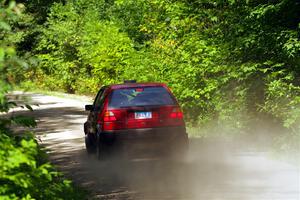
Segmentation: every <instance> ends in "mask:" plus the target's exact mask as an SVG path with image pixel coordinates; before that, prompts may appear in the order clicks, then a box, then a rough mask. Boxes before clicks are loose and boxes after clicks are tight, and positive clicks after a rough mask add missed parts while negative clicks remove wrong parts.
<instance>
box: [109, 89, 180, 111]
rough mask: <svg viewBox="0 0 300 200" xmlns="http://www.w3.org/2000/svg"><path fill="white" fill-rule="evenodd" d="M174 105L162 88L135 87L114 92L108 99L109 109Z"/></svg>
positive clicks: (169, 95) (174, 102)
mask: <svg viewBox="0 0 300 200" xmlns="http://www.w3.org/2000/svg"><path fill="white" fill-rule="evenodd" d="M175 104H176V101H175V100H174V98H173V97H172V96H171V94H170V93H169V92H168V91H167V90H166V88H164V87H136V88H125V89H116V90H114V91H113V92H112V94H111V97H110V102H109V107H110V108H124V107H132V106H162V105H175Z"/></svg>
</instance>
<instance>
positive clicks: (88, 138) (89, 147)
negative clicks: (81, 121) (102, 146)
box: [85, 133, 96, 154]
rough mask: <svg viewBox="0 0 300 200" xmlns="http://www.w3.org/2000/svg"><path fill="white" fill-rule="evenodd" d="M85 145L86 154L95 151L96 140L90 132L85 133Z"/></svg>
mask: <svg viewBox="0 0 300 200" xmlns="http://www.w3.org/2000/svg"><path fill="white" fill-rule="evenodd" d="M85 147H86V151H87V153H88V154H93V153H95V152H96V141H95V137H94V136H93V135H91V134H89V133H88V134H85Z"/></svg>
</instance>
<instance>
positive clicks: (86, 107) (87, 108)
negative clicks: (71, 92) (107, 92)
mask: <svg viewBox="0 0 300 200" xmlns="http://www.w3.org/2000/svg"><path fill="white" fill-rule="evenodd" d="M85 110H86V111H92V110H94V106H93V105H85Z"/></svg>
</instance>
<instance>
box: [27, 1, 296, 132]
mask: <svg viewBox="0 0 300 200" xmlns="http://www.w3.org/2000/svg"><path fill="white" fill-rule="evenodd" d="M299 13H300V4H299V3H297V2H296V1H289V0H278V1H272V2H270V1H234V0H233V1H210V2H208V1H204V0H203V1H202V0H197V1H196V0H192V1H185V0H183V1H182V0H173V1H171V2H170V1H157V0H151V1H145V0H137V1H132V0H115V1H96V0H80V1H67V2H66V3H54V4H53V5H52V6H51V8H50V9H49V17H48V18H47V21H46V22H45V24H44V27H43V28H40V32H41V34H40V35H39V37H38V38H36V46H34V48H33V53H34V54H35V55H36V56H37V57H38V58H39V59H40V65H39V68H37V69H35V70H29V71H28V72H27V74H26V77H27V78H28V79H31V80H33V81H36V82H38V83H39V84H38V85H40V86H42V87H46V88H49V89H63V90H64V91H67V92H72V93H74V92H80V93H81V92H82V93H94V92H95V91H97V89H98V88H99V87H100V86H101V85H104V84H109V83H119V82H121V81H122V80H124V79H136V80H138V81H159V82H166V83H167V84H168V85H169V86H170V87H171V88H172V90H173V92H174V93H175V95H176V96H177V97H178V99H179V101H180V103H181V104H182V106H183V109H184V111H185V113H186V118H187V120H188V122H189V123H190V124H191V125H194V126H196V125H199V124H200V125H201V126H205V125H207V124H210V123H211V122H216V123H215V124H217V126H219V127H223V128H224V127H227V128H226V129H227V132H228V133H233V132H236V133H237V132H241V130H243V129H245V128H247V127H249V126H250V124H253V123H255V121H259V120H260V118H261V117H264V116H266V115H268V116H269V117H270V118H272V120H273V121H274V123H280V124H281V125H282V126H285V127H286V128H288V129H290V131H291V132H293V133H295V134H298V135H300V133H299V130H300V129H299V127H298V126H299V120H300V114H299V108H300V101H299V98H298V96H299V91H300V87H299V85H300V83H299V70H298V67H297V66H299V64H300V63H299V61H300V58H299V55H300V41H299V34H300V33H299Z"/></svg>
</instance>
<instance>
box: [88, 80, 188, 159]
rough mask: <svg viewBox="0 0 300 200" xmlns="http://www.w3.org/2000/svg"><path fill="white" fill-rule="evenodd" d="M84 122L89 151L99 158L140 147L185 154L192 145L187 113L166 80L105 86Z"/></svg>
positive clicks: (120, 153) (121, 153)
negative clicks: (184, 116)
mask: <svg viewBox="0 0 300 200" xmlns="http://www.w3.org/2000/svg"><path fill="white" fill-rule="evenodd" d="M85 110H87V111H90V113H89V115H88V119H87V121H86V122H85V123H84V132H85V144H86V149H87V152H88V153H97V157H98V159H101V158H105V157H106V158H108V157H109V156H112V155H123V153H126V154H127V155H128V152H131V153H134V152H137V151H138V150H141V149H142V151H144V153H147V152H150V151H152V152H156V153H158V155H166V156H182V155H183V154H184V153H185V151H186V149H187V147H188V136H187V133H186V128H185V122H184V119H183V113H182V111H181V109H180V106H179V105H178V103H177V101H176V98H175V97H174V95H173V94H172V93H171V91H170V89H169V88H168V87H167V86H166V85H165V84H162V83H136V82H135V81H127V82H124V84H116V85H110V86H104V87H102V88H101V89H100V91H99V92H98V94H97V96H96V98H95V100H94V103H93V105H86V106H85Z"/></svg>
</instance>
